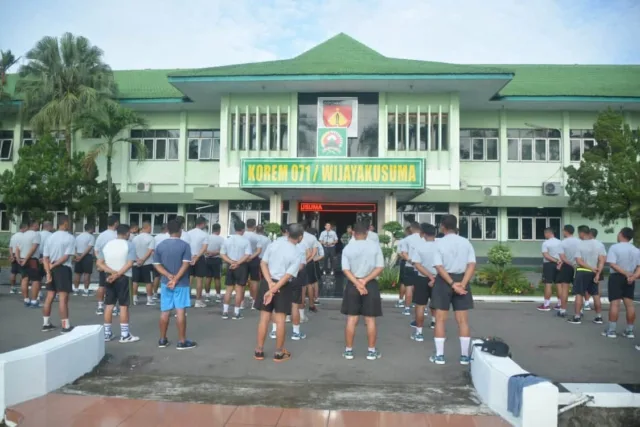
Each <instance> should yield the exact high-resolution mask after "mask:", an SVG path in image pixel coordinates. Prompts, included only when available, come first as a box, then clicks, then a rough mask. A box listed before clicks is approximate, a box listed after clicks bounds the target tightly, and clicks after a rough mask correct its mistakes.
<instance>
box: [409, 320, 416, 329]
mask: <svg viewBox="0 0 640 427" xmlns="http://www.w3.org/2000/svg"><path fill="white" fill-rule="evenodd" d="M409 326H411V327H412V328H416V327H417V326H418V324H417V323H416V321H415V320H412V321H411V323H409Z"/></svg>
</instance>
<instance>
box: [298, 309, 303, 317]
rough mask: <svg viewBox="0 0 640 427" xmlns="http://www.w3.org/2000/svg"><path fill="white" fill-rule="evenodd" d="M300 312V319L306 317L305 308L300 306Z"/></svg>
mask: <svg viewBox="0 0 640 427" xmlns="http://www.w3.org/2000/svg"><path fill="white" fill-rule="evenodd" d="M298 312H299V313H300V319H304V308H299V309H298Z"/></svg>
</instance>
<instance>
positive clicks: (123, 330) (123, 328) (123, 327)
mask: <svg viewBox="0 0 640 427" xmlns="http://www.w3.org/2000/svg"><path fill="white" fill-rule="evenodd" d="M120 335H121V336H123V337H125V338H126V337H128V336H129V324H128V323H121V324H120Z"/></svg>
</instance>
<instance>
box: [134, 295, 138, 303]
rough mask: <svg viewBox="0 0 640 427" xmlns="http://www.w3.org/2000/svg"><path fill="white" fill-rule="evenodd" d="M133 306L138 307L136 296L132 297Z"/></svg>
mask: <svg viewBox="0 0 640 427" xmlns="http://www.w3.org/2000/svg"><path fill="white" fill-rule="evenodd" d="M133 305H138V296H137V295H136V296H134V297H133Z"/></svg>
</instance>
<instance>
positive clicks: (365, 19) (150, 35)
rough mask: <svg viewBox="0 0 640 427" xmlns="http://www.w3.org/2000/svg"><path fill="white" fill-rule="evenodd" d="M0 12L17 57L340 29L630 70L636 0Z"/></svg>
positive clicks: (305, 42)
mask: <svg viewBox="0 0 640 427" xmlns="http://www.w3.org/2000/svg"><path fill="white" fill-rule="evenodd" d="M0 11H2V15H3V18H2V23H1V24H0V49H2V50H6V49H11V50H12V51H13V52H14V54H16V55H24V54H25V53H26V52H27V51H28V50H29V49H31V48H32V47H33V46H34V45H35V43H36V42H37V41H38V40H39V39H40V38H41V37H43V36H47V35H48V36H60V35H62V34H63V33H65V32H71V33H74V34H76V35H82V36H85V37H87V38H88V39H89V40H90V41H91V42H92V43H93V44H94V45H96V46H98V47H100V48H101V49H102V50H103V51H104V60H105V62H107V63H108V64H109V65H111V67H112V68H113V69H116V70H120V69H144V68H197V67H212V66H218V65H226V64H237V63H246V62H257V61H268V60H273V59H285V58H291V57H294V56H296V55H298V54H300V53H302V52H303V51H305V50H307V49H309V48H311V47H313V46H315V45H317V44H319V43H321V42H322V41H324V40H326V39H328V38H330V37H331V36H333V35H335V34H338V33H340V32H344V33H346V34H349V35H350V36H352V37H354V38H355V39H357V40H359V41H361V42H362V43H364V44H366V45H368V46H370V47H371V48H373V49H375V50H377V51H378V52H380V53H382V54H384V55H386V56H390V57H397V58H411V59H422V60H429V61H439V62H452V63H463V64H464V63H468V64H536V63H538V64H543V63H546V64H551V63H554V64H640V44H639V43H638V41H640V0H527V1H525V0H224V1H223V0H108V1H106V0H0ZM16 70H17V69H16V68H14V69H12V70H11V71H14V72H15V71H16Z"/></svg>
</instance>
